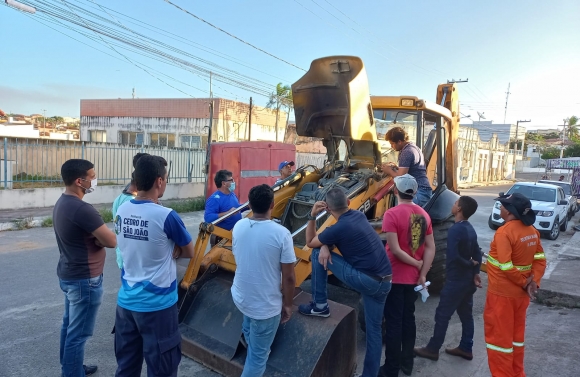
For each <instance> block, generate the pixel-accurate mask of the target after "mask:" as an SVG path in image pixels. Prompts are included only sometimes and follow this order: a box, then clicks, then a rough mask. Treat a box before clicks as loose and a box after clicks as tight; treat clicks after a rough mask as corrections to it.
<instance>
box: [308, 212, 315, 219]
mask: <svg viewBox="0 0 580 377" xmlns="http://www.w3.org/2000/svg"><path fill="white" fill-rule="evenodd" d="M308 220H316V216H312V212H309V213H308Z"/></svg>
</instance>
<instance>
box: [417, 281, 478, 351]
mask: <svg viewBox="0 0 580 377" xmlns="http://www.w3.org/2000/svg"><path fill="white" fill-rule="evenodd" d="M476 290H477V288H476V287H475V284H474V283H473V281H472V280H469V281H447V282H445V286H444V287H443V290H442V291H441V297H440V299H439V305H438V306H437V310H436V311H435V329H434V330H433V337H432V338H431V340H430V341H429V344H427V348H428V349H429V350H430V351H432V352H438V351H439V349H440V348H441V346H442V345H443V342H444V341H445V333H446V332H447V326H448V325H449V320H450V319H451V316H452V315H453V313H454V312H455V311H456V310H457V315H458V316H459V319H460V320H461V328H462V332H461V342H460V343H459V348H461V349H462V350H463V351H465V352H471V351H472V347H473V332H474V325H473V314H472V310H473V294H474V293H475V291H476Z"/></svg>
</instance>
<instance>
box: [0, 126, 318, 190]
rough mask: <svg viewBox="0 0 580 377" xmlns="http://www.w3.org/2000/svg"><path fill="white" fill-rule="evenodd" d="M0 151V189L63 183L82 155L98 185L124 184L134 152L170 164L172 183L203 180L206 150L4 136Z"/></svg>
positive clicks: (314, 156) (313, 156)
mask: <svg viewBox="0 0 580 377" xmlns="http://www.w3.org/2000/svg"><path fill="white" fill-rule="evenodd" d="M2 147H3V149H2V151H0V189H13V188H14V189H22V188H37V187H51V186H63V183H62V179H61V176H60V168H61V166H62V164H63V163H64V162H65V161H66V160H69V159H71V158H82V159H85V160H89V161H91V162H92V163H93V164H95V170H96V172H97V177H98V178H99V185H113V184H125V183H128V182H129V181H130V180H131V173H132V172H133V156H135V154H137V153H139V152H142V153H149V154H152V155H155V156H161V157H163V158H165V159H166V160H167V163H168V164H169V166H168V168H170V171H169V178H170V182H171V183H184V182H204V181H205V175H204V173H203V166H204V162H205V153H206V152H205V150H201V149H187V148H168V147H152V146H127V145H117V144H105V143H88V142H78V141H53V140H51V141H47V140H29V139H20V140H19V139H8V138H4V140H3V143H2ZM325 158H326V155H324V154H318V153H296V163H297V165H298V166H302V165H307V164H311V165H316V166H318V167H322V166H323V165H324V160H325Z"/></svg>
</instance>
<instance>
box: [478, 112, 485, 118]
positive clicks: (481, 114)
mask: <svg viewBox="0 0 580 377" xmlns="http://www.w3.org/2000/svg"><path fill="white" fill-rule="evenodd" d="M483 114H485V112H483V113H480V112H479V111H478V112H477V116H478V117H479V118H480V119H485V117H484V116H483Z"/></svg>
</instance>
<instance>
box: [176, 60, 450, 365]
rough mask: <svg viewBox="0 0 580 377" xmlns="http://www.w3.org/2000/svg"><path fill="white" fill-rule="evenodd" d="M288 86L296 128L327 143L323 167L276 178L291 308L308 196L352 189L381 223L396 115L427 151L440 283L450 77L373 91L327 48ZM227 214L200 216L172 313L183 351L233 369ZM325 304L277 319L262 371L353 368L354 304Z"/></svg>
mask: <svg viewBox="0 0 580 377" xmlns="http://www.w3.org/2000/svg"><path fill="white" fill-rule="evenodd" d="M292 94H293V98H294V111H295V115H296V132H297V134H298V135H300V136H307V137H316V138H321V139H323V143H324V145H325V147H326V149H327V162H326V163H325V165H324V167H322V168H318V167H315V166H301V167H298V168H297V169H296V171H295V172H294V174H293V175H291V176H290V177H288V178H286V179H284V180H283V181H281V182H279V183H277V184H276V185H275V186H274V192H275V193H274V195H275V196H274V201H275V204H274V209H273V212H272V216H273V218H274V219H275V220H276V221H279V223H280V224H281V226H284V227H286V228H288V229H289V230H290V232H291V233H292V237H293V241H294V250H295V252H296V256H297V259H298V261H297V263H296V265H295V273H296V290H295V297H294V304H295V310H296V308H297V305H299V304H301V303H307V302H309V301H310V300H311V296H310V295H309V294H307V293H306V292H303V291H302V290H301V289H300V285H301V284H302V283H303V282H304V281H305V280H306V279H307V278H308V277H309V275H310V273H311V265H310V263H311V262H310V253H311V251H310V249H309V248H308V247H307V246H306V242H305V229H306V222H307V214H308V213H309V212H310V209H311V208H312V206H313V204H314V203H315V201H317V200H324V198H325V195H326V192H328V190H330V189H331V188H334V187H339V188H341V189H342V190H344V192H345V193H346V195H347V196H348V197H349V199H350V208H351V209H355V210H359V211H362V212H364V213H365V214H366V216H367V219H368V220H369V222H371V223H372V224H373V226H375V227H376V228H377V229H379V230H378V231H379V232H380V222H381V218H382V215H383V214H384V212H385V211H386V210H387V209H388V208H390V207H392V206H394V205H395V197H394V195H393V194H392V187H393V180H392V178H391V177H388V176H386V175H385V174H383V173H382V171H381V169H380V166H381V162H382V161H383V159H389V158H395V157H396V154H394V153H392V151H389V150H381V146H380V144H379V140H378V139H377V133H378V134H384V132H386V129H387V128H388V127H392V126H395V125H404V126H405V127H407V128H408V129H409V130H412V129H413V128H414V132H413V133H412V134H414V135H415V136H416V141H417V144H418V145H420V146H422V147H423V151H424V154H425V159H426V163H427V166H428V173H429V178H430V181H431V182H432V184H433V189H434V195H433V198H432V199H431V201H430V202H429V203H428V204H427V205H426V206H425V209H426V210H427V211H428V212H429V214H430V215H431V218H432V220H433V224H434V232H435V239H436V245H437V254H436V258H435V261H434V264H433V268H432V270H431V272H430V274H429V275H428V279H429V280H430V281H431V282H432V285H431V289H432V290H437V289H440V287H441V285H442V283H443V281H444V271H445V270H444V269H445V266H444V265H445V247H446V237H447V229H448V227H449V226H450V224H451V222H450V220H451V207H452V205H453V203H454V202H455V200H456V199H457V197H458V195H457V193H456V182H455V174H456V173H455V170H456V169H455V166H456V163H455V154H454V150H455V145H456V139H457V127H458V119H459V108H458V101H457V96H456V92H455V86H454V85H453V84H442V85H439V87H438V89H437V103H430V102H427V101H424V100H420V99H418V98H417V97H412V96H402V97H370V95H369V89H368V81H367V75H366V71H365V68H364V64H363V62H362V60H361V59H360V58H357V57H352V56H332V57H325V58H321V59H317V60H314V61H313V62H312V63H311V66H310V69H309V71H308V72H307V73H306V74H305V75H304V76H303V77H302V78H300V79H299V80H298V81H297V82H296V83H294V84H293V85H292ZM377 127H378V128H380V130H379V129H378V128H377ZM245 206H246V204H243V205H242V206H240V209H243V208H244V207H245ZM227 217H228V215H226V216H223V217H222V218H220V219H218V220H216V221H214V222H213V223H205V222H204V223H201V224H200V227H199V234H198V237H197V240H196V244H195V257H194V258H192V259H191V260H190V262H189V265H188V268H187V270H186V273H185V276H184V277H183V279H182V280H181V282H180V285H179V303H178V304H179V321H180V331H181V334H182V339H183V341H182V352H183V353H184V354H185V355H187V356H189V357H191V358H193V359H194V360H196V361H198V362H200V363H202V364H204V365H206V366H208V367H209V368H211V369H213V370H215V371H217V372H219V373H221V374H223V375H226V376H239V375H240V374H241V371H242V368H243V364H244V360H245V356H246V349H245V348H244V346H243V345H242V342H240V336H241V326H242V314H241V313H240V312H239V311H238V310H237V308H236V307H235V305H234V303H233V301H232V298H231V293H230V288H231V284H232V279H233V275H234V273H235V270H236V264H235V260H234V256H233V254H232V233H231V231H227V230H224V229H222V228H220V226H219V224H220V222H221V221H223V220H225V219H226V218H227ZM334 222H335V220H334V218H333V217H332V216H329V215H328V214H327V213H322V214H320V215H319V217H318V219H317V228H318V231H322V230H323V229H324V228H326V227H328V226H330V225H332V224H333V223H334ZM211 235H215V236H218V237H221V241H219V243H217V244H216V245H215V246H213V247H211V249H210V250H209V251H208V252H206V251H207V249H208V247H209V240H210V236H211ZM329 305H330V311H331V316H330V317H329V318H327V319H321V318H312V317H305V316H301V315H299V314H298V313H295V314H294V315H293V316H292V318H291V320H290V321H289V322H288V323H286V324H285V325H284V326H281V327H280V328H279V330H278V332H277V334H276V338H275V340H274V344H273V345H272V348H271V353H270V356H269V359H268V365H267V370H266V374H265V375H266V376H280V377H281V376H288V377H311V376H316V377H319V376H328V377H347V376H348V377H350V376H352V375H353V373H354V371H355V368H356V329H357V320H356V314H355V310H354V309H353V308H351V307H349V306H346V305H342V304H340V303H337V302H329ZM363 318H364V316H363ZM361 325H364V324H363V323H361Z"/></svg>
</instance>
